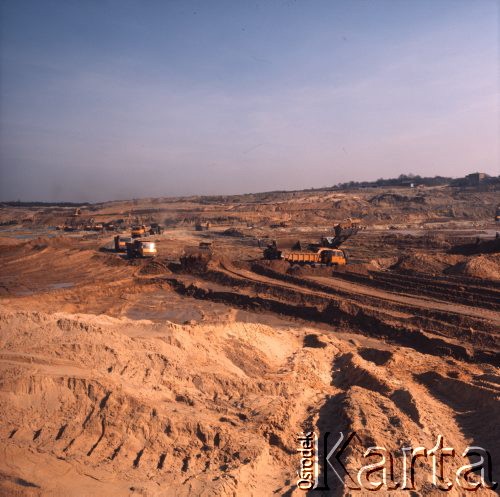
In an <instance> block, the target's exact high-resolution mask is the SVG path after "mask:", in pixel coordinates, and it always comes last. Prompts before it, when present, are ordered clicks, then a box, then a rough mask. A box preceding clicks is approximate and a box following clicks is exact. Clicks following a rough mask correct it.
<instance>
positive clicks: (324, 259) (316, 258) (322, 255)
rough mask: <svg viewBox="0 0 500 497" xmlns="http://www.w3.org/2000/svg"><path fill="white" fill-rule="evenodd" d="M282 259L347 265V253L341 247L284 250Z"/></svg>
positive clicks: (296, 261) (293, 261)
mask: <svg viewBox="0 0 500 497" xmlns="http://www.w3.org/2000/svg"><path fill="white" fill-rule="evenodd" d="M281 259H283V260H285V261H287V262H289V263H290V264H324V265H325V266H345V265H346V264H347V254H346V253H345V252H344V251H343V250H341V249H329V248H320V249H319V250H318V251H317V252H312V251H294V250H291V251H282V252H281Z"/></svg>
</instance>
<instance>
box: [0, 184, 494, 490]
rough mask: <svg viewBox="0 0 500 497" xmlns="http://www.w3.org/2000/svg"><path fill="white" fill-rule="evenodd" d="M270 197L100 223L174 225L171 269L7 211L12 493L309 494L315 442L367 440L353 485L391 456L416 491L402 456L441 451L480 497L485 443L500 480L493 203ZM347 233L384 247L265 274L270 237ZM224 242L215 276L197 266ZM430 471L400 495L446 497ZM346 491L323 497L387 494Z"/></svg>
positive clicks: (3, 316)
mask: <svg viewBox="0 0 500 497" xmlns="http://www.w3.org/2000/svg"><path fill="white" fill-rule="evenodd" d="M386 193H390V192H386ZM266 195H270V196H269V198H267V199H263V198H257V199H256V198H253V197H252V198H237V199H231V198H223V199H220V198H218V199H212V200H210V201H203V199H199V198H196V199H187V200H186V199H184V200H182V201H181V200H179V199H178V200H177V201H175V202H174V201H172V202H165V203H162V202H158V201H156V202H155V203H152V204H151V205H149V203H148V201H145V204H144V205H139V206H137V205H135V206H133V207H131V205H127V204H125V203H122V204H118V203H110V204H109V205H108V204H105V205H100V206H98V208H96V210H95V211H94V212H93V213H92V215H93V216H102V219H103V220H104V219H112V218H113V217H116V216H118V215H120V216H122V217H123V216H125V215H126V213H127V212H129V213H130V211H131V210H132V211H133V210H134V209H135V211H139V210H141V209H142V211H143V213H142V216H144V217H143V218H142V219H143V220H144V221H146V219H145V217H147V216H152V217H153V219H150V220H149V221H151V220H156V221H160V222H163V223H165V224H167V225H168V224H170V225H169V226H168V228H167V229H166V231H165V233H164V234H162V235H157V236H155V239H156V241H157V245H158V249H159V255H158V257H157V258H156V259H155V261H148V260H143V261H128V260H126V259H125V258H124V257H122V256H120V255H118V254H115V253H113V252H112V251H111V250H108V249H109V248H110V247H111V239H112V236H113V235H112V234H100V235H94V234H89V233H77V234H74V233H71V235H66V234H65V235H61V234H60V233H57V232H55V231H54V230H53V229H52V228H51V226H53V225H55V224H57V223H59V222H60V218H61V217H62V216H63V214H62V213H61V212H59V213H57V212H54V211H50V209H47V208H45V209H38V210H36V211H34V210H24V211H23V210H22V209H21V208H19V209H18V210H16V209H12V208H11V209H10V210H9V209H4V211H3V212H2V218H5V219H17V220H18V221H19V223H20V224H18V225H16V227H15V229H10V231H9V230H7V229H6V230H5V231H4V232H3V233H2V235H3V236H2V238H0V245H1V251H0V260H1V267H2V271H1V275H0V298H1V300H0V368H1V373H0V396H1V399H0V419H1V420H2V422H1V425H0V440H1V443H0V450H1V456H0V495H9V496H11V495H13V496H16V495H18V496H39V495H40V496H48V495H50V496H75V497H77V496H78V497H80V496H87V495H88V496H94V495H110V496H113V495H116V496H122V495H131V496H133V495H137V496H139V495H142V496H149V495H151V496H178V495H179V496H182V495H206V496H209V495H213V496H216V495H217V496H218V495H227V496H229V495H238V496H239V495H255V496H260V495H295V496H297V495H305V492H304V491H303V490H300V489H298V488H297V485H296V482H297V470H298V469H299V465H300V455H299V453H298V452H297V446H298V441H297V437H298V436H299V434H300V433H301V432H307V431H310V430H312V431H315V432H316V433H317V434H318V435H319V436H320V437H321V436H323V435H324V434H325V433H326V432H331V433H332V435H331V437H332V439H333V438H334V435H335V434H338V432H343V433H353V432H355V433H356V437H355V439H353V444H352V445H350V446H349V447H348V449H347V450H346V451H345V452H344V454H343V456H342V460H343V462H344V464H345V466H346V467H347V468H349V469H351V468H358V467H359V465H360V464H359V461H360V457H361V456H360V454H362V450H364V449H366V448H368V447H370V446H383V447H385V448H386V449H387V450H388V451H390V452H391V453H392V454H394V456H395V457H394V473H395V479H396V480H398V481H399V482H401V478H402V477H401V474H402V473H401V472H402V455H401V448H402V447H410V446H411V447H418V446H424V447H426V448H427V449H431V448H432V447H434V446H435V445H436V440H437V439H438V435H442V436H443V437H444V444H445V445H446V446H448V447H453V448H454V449H455V451H456V453H457V455H456V457H454V458H452V459H449V460H448V461H447V466H446V471H447V472H446V473H445V475H444V477H445V479H449V480H452V481H453V483H454V485H453V487H452V489H451V491H450V492H448V495H463V494H464V490H463V489H461V488H459V487H458V484H457V483H456V482H455V481H454V475H455V473H456V471H457V469H458V467H459V466H462V465H463V464H466V463H467V460H464V459H463V458H461V457H460V456H461V454H462V452H463V451H464V450H465V448H466V447H468V446H471V445H476V446H481V447H484V448H486V449H487V450H488V451H489V452H490V455H491V460H492V463H493V479H494V480H496V481H498V480H499V478H500V474H499V472H498V463H499V461H500V452H499V450H498V446H499V444H498V442H499V441H500V432H499V427H498V426H499V425H498V419H499V417H500V416H499V415H500V408H499V390H500V376H499V371H498V366H499V362H500V361H499V331H500V313H499V310H500V285H499V277H500V275H499V273H498V268H499V267H500V264H499V262H500V261H499V255H498V251H495V249H492V250H490V249H488V250H482V249H481V247H484V245H483V240H484V241H485V243H487V244H488V243H489V244H491V243H494V242H492V240H494V231H495V226H494V223H492V222H491V219H490V217H491V216H490V214H491V209H493V207H491V206H493V202H494V198H495V197H494V195H491V194H489V193H484V194H483V193H478V192H473V193H470V192H468V193H467V192H465V193H464V192H462V193H460V194H459V193H456V192H450V191H448V190H446V189H443V190H439V191H437V192H436V191H433V192H431V191H429V192H427V190H424V191H420V192H418V195H417V196H420V197H421V198H423V200H418V201H417V200H411V196H410V195H413V193H412V194H405V195H403V196H401V195H399V197H394V196H391V195H390V194H389V195H381V194H380V192H378V193H376V194H375V193H370V194H369V195H368V194H364V193H363V194H361V193H360V194H359V195H358V194H356V195H350V194H345V195H344V194H342V195H339V194H335V195H337V196H336V197H335V198H333V197H332V194H331V193H325V194H323V195H321V194H318V193H317V192H315V193H310V194H309V193H307V194H306V193H303V196H302V197H300V196H299V194H298V193H297V192H296V193H293V194H290V195H289V196H287V195H285V194H282V195H281V194H280V195H278V194H275V195H274V196H272V195H271V194H266ZM401 197H403V200H401ZM398 202H399V203H398ZM437 202H441V204H439V205H437ZM300 203H302V205H303V206H306V207H307V208H305V209H303V210H301V211H299V210H298V209H297V205H298V204H300ZM449 205H452V206H454V208H453V209H451V210H450V208H449ZM309 206H313V207H312V208H311V209H309ZM446 206H448V207H446ZM489 206H490V207H491V209H490V207H489ZM270 207H272V209H271V208H270ZM120 209H122V210H120ZM127 209H128V211H127ZM314 210H315V211H316V212H317V213H319V214H318V216H316V217H314V215H313V212H314ZM144 211H147V212H146V213H144ZM335 211H337V212H338V213H340V214H339V215H337V218H334V215H333V212H335ZM135 214H136V215H137V216H139V215H141V214H138V213H137V212H135ZM348 214H349V215H353V216H354V215H356V216H360V215H363V214H364V218H363V221H364V223H365V225H366V226H367V228H366V230H364V231H361V232H359V233H358V234H357V235H355V236H353V237H352V238H351V239H350V240H349V241H348V242H347V243H346V247H347V250H348V251H349V253H350V256H351V257H350V260H351V264H350V265H349V266H348V267H347V268H346V269H343V270H336V271H334V272H333V273H332V270H331V268H322V267H318V268H307V267H290V266H289V265H288V264H287V263H284V262H282V261H263V260H262V259H261V253H262V250H261V247H262V246H263V245H262V244H263V243H264V244H265V243H266V240H268V239H276V240H278V243H279V244H281V245H283V246H284V245H285V244H287V243H288V241H289V240H297V239H301V240H309V241H314V240H315V239H317V238H318V237H319V236H321V235H322V234H324V233H327V232H328V229H330V228H329V226H330V227H331V225H332V224H333V220H335V219H336V220H337V221H339V220H341V219H342V218H343V217H344V216H345V217H347V215H348ZM57 216H59V218H58V217H57ZM155 216H156V217H155ZM488 216H489V217H488ZM329 217H330V219H331V221H330V220H329V219H328V218H329ZM28 219H31V221H27V220H28ZM23 220H24V221H23ZM167 220H168V221H169V223H166V221H167ZM200 220H201V221H203V222H205V221H209V222H210V223H211V228H210V229H209V230H208V231H196V230H195V229H194V223H195V222H198V221H200ZM278 220H282V221H286V225H285V226H283V225H279V226H278V227H275V228H269V224H272V223H275V222H276V221H278ZM381 222H387V223H388V224H386V225H382V224H380V223H381ZM391 223H396V224H397V225H396V226H392V224H391ZM402 223H403V224H402ZM390 224H391V226H390ZM39 235H41V236H39ZM53 235H58V236H53ZM476 238H479V239H480V240H476ZM205 240H212V241H214V256H213V258H212V260H211V261H210V262H209V263H208V265H207V266H206V267H186V266H183V265H181V264H179V256H180V255H181V253H182V251H183V248H184V247H185V246H186V245H196V244H197V243H198V242H200V241H205ZM259 245H260V247H259ZM491 246H492V247H493V245H491ZM456 247H459V248H460V247H466V248H465V249H463V250H462V249H457V250H455V248H456ZM488 247H490V245H488ZM332 443H333V442H332ZM370 462H373V461H370ZM365 464H366V462H365ZM415 468H416V474H415V482H414V488H413V490H411V491H408V490H406V491H402V490H391V493H394V494H395V495H412V496H415V495H442V493H443V491H442V490H438V489H437V488H436V487H435V486H434V485H433V484H432V458H431V457H427V458H423V457H421V458H418V460H417V462H416V465H415ZM353 474H354V473H353ZM374 476H376V475H374ZM329 478H330V480H329V481H330V491H329V492H324V495H347V494H349V493H350V494H351V495H364V494H365V493H366V494H370V495H373V492H368V491H361V490H350V489H349V488H348V487H343V486H342V485H341V484H340V482H339V481H338V480H336V479H334V478H335V476H333V475H332V474H331V473H330V476H329ZM343 478H344V482H345V483H346V484H348V485H351V484H352V482H351V481H349V477H348V476H347V475H343ZM471 478H476V480H477V478H478V476H474V477H471ZM375 479H376V478H375ZM443 482H444V480H442V481H440V483H443ZM379 493H388V490H387V489H382V490H380V492H379ZM468 493H469V492H468ZM478 494H479V495H495V492H494V491H493V490H487V489H480V490H479V492H478ZM310 495H319V493H316V492H310Z"/></svg>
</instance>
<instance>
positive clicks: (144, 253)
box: [125, 240, 158, 259]
mask: <svg viewBox="0 0 500 497" xmlns="http://www.w3.org/2000/svg"><path fill="white" fill-rule="evenodd" d="M125 246H126V250H127V257H128V258H129V259H136V258H138V257H141V258H142V257H155V256H156V255H157V253H158V251H157V250H156V244H155V242H151V241H149V240H133V241H130V242H126V244H125Z"/></svg>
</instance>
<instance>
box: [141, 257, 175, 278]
mask: <svg viewBox="0 0 500 497" xmlns="http://www.w3.org/2000/svg"><path fill="white" fill-rule="evenodd" d="M139 274H144V275H148V274H172V271H170V269H169V268H168V262H165V261H162V260H160V259H150V260H148V261H147V262H146V263H145V264H144V265H143V266H142V268H141V269H140V271H139Z"/></svg>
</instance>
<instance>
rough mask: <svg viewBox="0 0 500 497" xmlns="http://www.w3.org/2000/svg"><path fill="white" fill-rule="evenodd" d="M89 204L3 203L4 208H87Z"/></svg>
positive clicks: (1, 204) (17, 201) (0, 204)
mask: <svg viewBox="0 0 500 497" xmlns="http://www.w3.org/2000/svg"><path fill="white" fill-rule="evenodd" d="M89 205H90V203H89V202H21V201H20V200H16V201H8V202H1V203H0V206H3V207H75V208H76V207H86V206H89Z"/></svg>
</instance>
